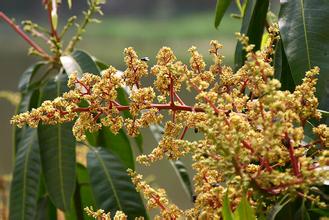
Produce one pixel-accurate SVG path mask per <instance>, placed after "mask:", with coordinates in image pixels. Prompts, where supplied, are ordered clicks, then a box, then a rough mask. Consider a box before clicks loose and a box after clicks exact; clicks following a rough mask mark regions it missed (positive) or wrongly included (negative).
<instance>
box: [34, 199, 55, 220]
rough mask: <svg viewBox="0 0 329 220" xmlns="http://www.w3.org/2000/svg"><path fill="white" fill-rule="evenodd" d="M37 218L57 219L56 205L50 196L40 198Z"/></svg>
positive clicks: (41, 219) (37, 219)
mask: <svg viewBox="0 0 329 220" xmlns="http://www.w3.org/2000/svg"><path fill="white" fill-rule="evenodd" d="M35 219H36V220H53V219H57V213H56V207H55V206H54V205H53V204H52V203H51V201H50V199H49V196H47V195H44V196H42V197H41V198H39V201H38V209H37V216H36V218H35Z"/></svg>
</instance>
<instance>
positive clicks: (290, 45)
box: [279, 0, 329, 111]
mask: <svg viewBox="0 0 329 220" xmlns="http://www.w3.org/2000/svg"><path fill="white" fill-rule="evenodd" d="M328 11H329V1H327V0H295V1H282V2H281V9H280V13H279V27H280V32H281V37H282V42H283V46H284V49H285V52H286V55H287V58H288V62H289V65H290V68H291V72H292V77H293V79H294V81H295V83H296V84H297V85H298V84H300V83H301V82H302V79H303V78H304V75H305V72H306V71H308V70H309V69H311V68H312V67H314V66H319V67H320V69H321V73H320V76H319V80H318V84H317V87H316V94H317V97H318V99H319V108H320V109H323V110H325V111H328V110H329V74H328V72H329V62H328V59H329V38H328V33H329V26H328V25H327V23H326V22H325V21H328V20H329V13H328Z"/></svg>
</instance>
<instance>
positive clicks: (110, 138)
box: [98, 127, 135, 170]
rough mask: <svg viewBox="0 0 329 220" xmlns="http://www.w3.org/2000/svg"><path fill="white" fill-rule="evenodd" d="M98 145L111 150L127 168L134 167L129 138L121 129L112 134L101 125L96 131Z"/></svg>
mask: <svg viewBox="0 0 329 220" xmlns="http://www.w3.org/2000/svg"><path fill="white" fill-rule="evenodd" d="M98 145H101V146H102V147H104V148H107V149H109V150H111V151H112V152H113V153H114V154H115V155H116V156H118V157H119V158H120V160H121V161H122V162H123V163H124V165H125V166H126V167H127V168H130V169H133V170H134V169H135V160H134V155H133V151H132V149H131V146H130V142H129V139H128V137H127V135H126V134H125V132H124V131H123V130H122V129H121V130H120V131H119V133H118V134H113V133H112V132H111V131H110V129H109V128H107V127H103V128H102V129H101V130H100V131H99V132H98Z"/></svg>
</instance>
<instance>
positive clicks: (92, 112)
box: [12, 26, 329, 219]
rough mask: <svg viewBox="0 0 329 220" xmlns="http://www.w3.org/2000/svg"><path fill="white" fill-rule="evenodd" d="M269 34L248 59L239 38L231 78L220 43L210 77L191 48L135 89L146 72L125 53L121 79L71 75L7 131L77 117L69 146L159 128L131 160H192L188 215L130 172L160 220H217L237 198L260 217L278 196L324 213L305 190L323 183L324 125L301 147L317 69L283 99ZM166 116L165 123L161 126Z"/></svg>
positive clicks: (313, 113) (111, 73) (163, 55)
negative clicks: (93, 136) (125, 92)
mask: <svg viewBox="0 0 329 220" xmlns="http://www.w3.org/2000/svg"><path fill="white" fill-rule="evenodd" d="M269 30H270V33H269V39H268V43H267V46H265V47H264V48H263V49H262V50H260V51H256V52H254V51H253V45H249V44H248V38H247V37H246V36H244V35H239V36H238V37H239V39H240V41H241V42H242V44H243V45H244V48H245V50H246V52H247V55H246V58H247V59H246V62H245V65H244V66H242V67H241V68H240V69H239V70H238V71H237V72H233V70H232V69H231V68H230V67H228V66H225V65H223V64H222V58H223V56H222V55H220V53H219V50H220V49H221V48H222V45H220V44H219V43H218V42H217V41H211V43H210V50H209V52H210V54H211V55H212V56H213V58H214V63H213V64H212V65H211V66H210V67H209V69H207V66H206V63H205V62H204V59H203V57H202V55H201V54H200V53H199V52H198V51H197V49H196V48H195V47H192V48H190V49H189V52H190V53H191V59H190V65H189V66H188V65H186V64H183V63H182V62H181V61H178V60H177V58H176V57H175V55H174V53H173V51H172V50H171V49H170V48H168V47H164V48H162V49H160V51H159V53H158V55H157V57H156V58H157V63H156V65H155V66H153V67H152V68H151V70H150V72H151V73H152V74H153V75H155V77H156V79H155V81H154V88H155V89H156V90H154V89H153V88H152V87H142V84H141V81H140V79H141V78H142V77H143V76H146V75H147V74H148V69H149V68H148V65H147V62H146V61H145V60H143V59H139V58H138V55H137V54H136V52H135V51H134V50H133V49H132V48H128V49H125V62H126V64H127V69H126V70H125V71H124V74H123V76H119V75H118V74H117V71H116V69H115V68H114V67H112V66H111V67H109V68H108V69H107V70H106V71H104V72H103V73H102V76H96V75H93V74H90V73H86V74H84V75H83V77H81V78H78V77H77V75H75V74H73V75H71V76H70V79H69V83H68V85H69V86H70V87H71V90H70V91H69V92H67V93H64V94H63V96H62V97H58V98H56V99H55V100H53V101H46V102H44V103H43V104H42V105H41V107H39V108H37V109H33V110H31V111H30V112H26V113H22V114H20V115H16V116H14V117H13V119H12V123H14V124H16V125H18V126H23V125H25V124H27V125H29V126H31V127H36V126H38V124H39V123H44V124H57V123H65V122H68V121H73V120H75V119H76V121H75V125H74V127H73V132H74V135H75V137H76V138H77V140H85V132H86V131H89V132H95V131H97V130H99V129H100V128H101V127H102V126H108V127H110V129H111V131H112V132H113V133H117V132H118V131H119V130H120V129H121V128H122V127H123V126H124V127H125V129H126V130H127V133H128V134H129V135H132V136H134V135H137V134H138V133H139V129H140V128H142V127H148V126H150V125H151V124H162V123H164V134H163V137H162V140H161V141H160V142H159V145H158V146H157V147H156V148H154V149H153V151H152V152H151V153H150V154H148V155H140V156H138V157H137V161H139V162H140V163H142V164H144V165H150V164H151V163H152V162H155V161H157V160H159V159H162V158H164V157H167V158H168V159H173V160H175V159H178V158H179V157H181V156H184V155H186V154H190V155H191V156H192V159H193V161H194V162H193V165H192V166H193V169H194V170H195V171H196V173H195V175H194V179H193V182H194V192H195V203H194V207H193V208H191V209H189V210H186V211H183V210H180V209H179V208H178V207H177V206H176V205H173V204H171V203H170V202H169V200H168V199H167V198H166V194H165V192H164V190H162V189H153V188H151V187H150V186H148V185H147V184H146V183H145V182H143V181H142V179H141V178H142V177H141V176H140V175H138V174H136V173H135V172H133V171H129V174H130V175H131V176H132V180H133V182H134V184H135V185H136V188H137V190H138V191H141V192H142V193H143V194H144V195H145V198H146V199H147V201H148V207H149V208H155V207H158V208H159V209H160V216H161V217H162V218H165V219H177V218H179V217H184V216H185V217H191V218H198V217H200V216H206V218H207V219H217V218H219V215H220V214H219V213H220V212H221V210H222V205H223V198H224V197H225V196H226V195H228V197H229V200H230V203H231V207H232V209H235V208H236V207H237V204H239V202H240V199H241V196H242V195H243V194H247V197H248V199H249V202H250V203H251V204H252V205H253V206H254V207H255V208H257V210H258V211H259V212H264V211H266V210H267V209H269V208H271V206H272V205H273V204H274V203H275V202H276V201H278V200H279V199H280V198H282V196H284V195H286V194H289V195H290V196H291V197H292V198H295V197H304V198H306V199H309V200H311V201H312V202H314V203H316V204H317V205H320V206H325V204H324V203H322V202H321V200H320V197H319V196H315V195H313V194H312V192H311V191H312V190H311V188H313V189H314V188H315V187H317V186H318V185H322V184H323V183H324V181H326V180H328V179H329V172H328V169H326V168H325V167H326V166H328V165H329V149H328V146H329V128H328V126H327V125H324V124H321V125H318V126H316V127H314V128H313V134H314V135H315V136H316V139H315V140H313V141H311V142H305V131H306V126H310V124H309V122H308V120H309V119H319V118H320V117H321V114H320V113H319V112H318V111H317V106H318V100H317V98H316V97H315V86H316V82H317V75H318V74H319V68H318V67H314V68H313V69H311V70H309V71H308V72H306V75H305V78H304V79H303V82H302V84H301V85H298V86H296V89H295V91H294V92H289V91H281V90H280V82H279V81H278V80H277V79H275V78H274V77H273V75H274V69H273V67H272V66H271V62H272V60H271V57H272V55H273V53H274V52H273V51H274V49H273V45H274V43H275V42H276V41H277V39H278V33H277V28H276V27H275V26H274V27H271V28H270V29H269ZM123 86H127V87H129V88H130V91H131V94H130V97H129V101H130V102H129V105H123V104H121V103H119V102H118V101H117V88H120V87H123ZM183 86H186V88H187V89H188V90H194V91H195V92H196V93H197V95H196V97H195V104H194V105H192V106H190V105H186V104H185V102H184V101H183V100H182V98H181V97H180V96H179V93H180V91H181V89H182V88H183ZM155 100H158V102H156V101H155ZM81 103H84V105H83V106H82V105H81ZM166 110H167V113H168V114H169V115H170V117H172V119H171V120H170V121H167V122H163V115H162V113H163V112H164V111H166ZM122 111H129V112H130V113H131V115H132V117H131V118H123V117H122V116H121V112H122ZM191 128H193V129H196V130H198V131H199V132H202V133H203V136H202V138H201V139H200V140H197V141H188V140H185V139H184V137H185V134H186V132H187V131H188V129H191ZM264 204H265V205H264ZM88 212H89V213H91V214H92V213H93V212H91V211H88ZM103 214H104V213H103V212H102V213H101V215H103ZM92 215H93V216H94V217H95V216H97V215H98V214H97V213H96V214H92Z"/></svg>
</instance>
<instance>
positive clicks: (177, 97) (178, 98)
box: [174, 92, 185, 105]
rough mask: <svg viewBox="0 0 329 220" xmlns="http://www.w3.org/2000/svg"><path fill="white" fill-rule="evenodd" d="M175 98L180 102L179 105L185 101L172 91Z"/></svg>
mask: <svg viewBox="0 0 329 220" xmlns="http://www.w3.org/2000/svg"><path fill="white" fill-rule="evenodd" d="M174 95H175V98H176V99H177V101H178V102H179V103H180V104H181V105H185V103H184V102H183V100H182V99H181V98H180V97H179V96H178V94H177V93H176V92H175V93H174Z"/></svg>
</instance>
